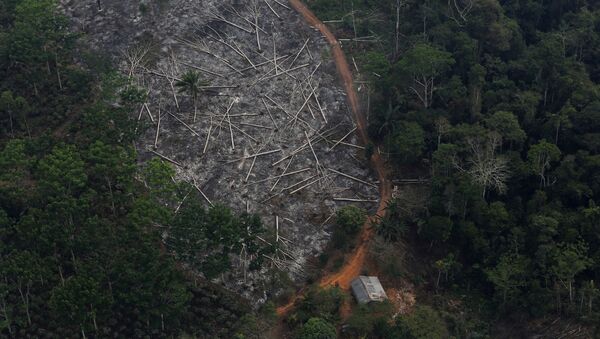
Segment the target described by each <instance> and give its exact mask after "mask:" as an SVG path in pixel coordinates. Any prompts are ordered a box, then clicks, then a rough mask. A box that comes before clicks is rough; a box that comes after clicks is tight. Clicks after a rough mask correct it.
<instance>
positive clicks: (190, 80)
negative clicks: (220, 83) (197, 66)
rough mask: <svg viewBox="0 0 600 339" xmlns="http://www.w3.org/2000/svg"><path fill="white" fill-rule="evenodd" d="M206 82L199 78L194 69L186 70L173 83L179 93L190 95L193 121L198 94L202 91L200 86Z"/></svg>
mask: <svg viewBox="0 0 600 339" xmlns="http://www.w3.org/2000/svg"><path fill="white" fill-rule="evenodd" d="M206 85H208V83H207V82H206V81H204V80H202V79H201V78H200V74H199V73H198V72H196V71H187V72H185V73H184V74H183V76H182V77H181V80H179V81H177V82H176V83H175V86H177V87H178V88H179V93H187V94H188V95H189V96H191V97H192V101H193V103H194V122H196V112H197V111H198V110H197V107H198V105H197V102H198V95H199V94H200V91H202V86H206Z"/></svg>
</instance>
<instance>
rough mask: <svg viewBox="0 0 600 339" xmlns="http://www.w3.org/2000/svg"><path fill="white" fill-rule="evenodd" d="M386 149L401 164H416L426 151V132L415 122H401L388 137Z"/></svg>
mask: <svg viewBox="0 0 600 339" xmlns="http://www.w3.org/2000/svg"><path fill="white" fill-rule="evenodd" d="M386 147H387V149H388V151H389V152H390V153H391V155H392V156H393V158H394V159H395V160H396V161H397V162H398V163H399V164H412V163H415V162H417V161H418V160H420V157H421V155H422V154H423V151H424V149H425V132H424V131H423V128H422V127H421V126H420V125H419V124H417V123H415V122H408V121H400V122H398V123H397V124H396V126H395V127H394V132H393V133H392V134H390V135H389V136H388V140H386Z"/></svg>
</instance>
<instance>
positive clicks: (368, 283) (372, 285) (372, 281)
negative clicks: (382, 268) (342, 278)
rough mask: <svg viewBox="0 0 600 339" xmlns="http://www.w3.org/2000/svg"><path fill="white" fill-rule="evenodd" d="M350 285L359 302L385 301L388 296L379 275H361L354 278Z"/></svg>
mask: <svg viewBox="0 0 600 339" xmlns="http://www.w3.org/2000/svg"><path fill="white" fill-rule="evenodd" d="M350 285H351V286H352V294H354V297H355V298H356V301H358V303H359V304H367V303H370V302H372V301H384V300H386V299H387V298H388V297H387V295H386V294H385V290H384V289H383V286H381V283H380V282H379V278H377V277H368V276H365V275H361V276H358V277H357V278H356V279H354V280H352V282H351V284H350Z"/></svg>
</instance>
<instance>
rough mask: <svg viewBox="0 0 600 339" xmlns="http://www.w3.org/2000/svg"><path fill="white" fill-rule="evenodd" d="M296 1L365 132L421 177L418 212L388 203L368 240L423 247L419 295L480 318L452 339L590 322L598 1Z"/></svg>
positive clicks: (597, 258) (598, 226) (599, 136)
mask: <svg viewBox="0 0 600 339" xmlns="http://www.w3.org/2000/svg"><path fill="white" fill-rule="evenodd" d="M307 2H308V3H309V5H310V6H311V8H312V9H313V10H315V12H316V13H317V15H318V16H320V17H321V19H322V20H330V21H333V22H332V23H331V25H333V26H334V27H335V28H336V30H337V33H338V36H339V37H341V38H344V39H342V43H343V44H344V47H345V48H346V49H347V50H349V51H350V54H352V55H354V57H355V58H356V60H357V62H358V64H359V68H360V69H359V71H360V74H361V76H362V77H363V79H364V78H367V80H369V81H370V111H369V114H370V126H369V128H370V135H371V137H372V139H374V140H376V143H378V144H380V145H382V150H383V151H384V154H385V155H387V157H388V158H389V159H390V163H391V166H393V167H394V169H395V170H396V176H397V177H407V176H408V177H411V176H414V173H419V175H421V176H423V177H430V185H429V186H428V190H427V192H428V193H427V194H428V198H427V201H428V204H427V206H425V208H424V209H423V210H422V211H421V212H420V213H418V215H417V216H416V217H415V216H411V217H408V216H406V215H403V213H396V212H395V211H398V210H400V209H401V207H402V206H393V207H394V208H393V209H390V212H392V213H390V216H388V218H386V219H385V220H384V221H383V222H382V223H381V224H380V227H379V232H380V234H381V235H382V236H384V237H385V238H386V239H390V241H392V242H394V241H407V242H410V244H411V246H412V247H413V248H416V250H415V251H416V252H417V253H421V254H423V257H424V258H425V259H423V260H424V261H423V262H421V263H420V264H421V265H424V266H425V269H424V270H423V272H420V273H419V274H418V275H419V276H418V277H413V278H415V280H421V281H422V284H421V285H422V286H429V288H427V290H428V292H427V293H428V294H431V293H434V294H437V295H468V296H470V297H471V298H470V299H472V300H474V301H476V302H475V303H476V304H478V305H479V306H478V309H479V311H478V312H479V313H480V314H481V317H480V319H483V320H484V323H483V324H481V323H479V325H476V324H475V325H474V324H472V323H471V324H470V325H465V324H464V322H463V323H460V321H457V320H456V319H457V316H456V315H450V316H448V317H447V319H446V320H447V322H448V326H449V328H450V330H451V335H455V336H458V337H478V335H479V336H488V335H493V330H491V328H492V325H490V324H491V323H493V322H495V321H504V322H505V323H510V322H513V323H515V324H524V323H526V321H527V320H528V319H534V318H546V317H555V318H556V317H560V318H562V319H576V320H577V321H581V323H582V324H587V325H590V326H593V325H595V324H597V323H598V322H599V321H600V306H599V305H600V287H599V286H598V283H599V279H600V207H598V203H597V202H598V201H599V199H600V86H599V83H600V4H599V3H598V2H596V1H592V0H587V1H586V0H546V1H542V0H520V1H517V0H474V1H470V0H459V1H442V0H425V1H413V0H386V1H351V0H313V1H307ZM355 38H358V39H356V40H353V39H355ZM349 39H350V40H349ZM407 173H409V174H407ZM485 321H488V323H487V324H485ZM465 326H467V327H466V328H465ZM469 326H470V327H469ZM519 326H521V327H524V326H522V325H519ZM367 332H368V331H367ZM373 333H374V332H371V335H373V336H376V337H377V335H376V334H373ZM415 333H416V332H415ZM436 336H437V335H434V336H433V337H436ZM380 337H386V336H380ZM387 337H390V336H387ZM391 337H394V336H393V335H392V336H391ZM409 337H411V336H410V335H409ZM412 337H423V338H425V337H432V336H428V335H423V334H422V333H421V336H419V335H417V334H414V335H413V336H412Z"/></svg>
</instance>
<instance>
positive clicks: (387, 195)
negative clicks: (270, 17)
mask: <svg viewBox="0 0 600 339" xmlns="http://www.w3.org/2000/svg"><path fill="white" fill-rule="evenodd" d="M289 3H290V5H291V6H292V7H293V8H294V9H295V10H296V11H297V12H298V13H300V14H301V15H302V16H303V17H304V20H305V21H306V22H307V23H308V24H309V25H311V26H313V27H315V28H317V29H318V30H319V31H321V33H322V34H323V35H324V36H325V39H326V40H327V42H329V44H330V45H331V49H332V52H333V58H334V61H335V65H336V68H337V71H338V74H339V75H340V77H341V79H342V82H343V84H344V88H345V90H346V94H347V98H348V104H349V105H350V108H351V109H352V115H353V118H354V121H355V123H356V126H357V131H358V136H359V138H360V140H361V142H362V143H363V144H364V145H366V144H367V143H368V142H369V137H368V134H367V119H366V117H365V114H364V112H363V111H362V110H361V107H360V104H359V100H358V94H357V92H356V89H355V88H354V81H353V80H352V71H351V70H350V65H349V64H348V61H347V60H346V56H345V55H344V52H343V51H342V48H341V46H340V44H339V42H338V41H337V39H336V38H335V36H334V35H333V33H331V31H330V30H329V28H327V26H325V25H324V24H323V23H322V22H321V21H320V20H319V19H318V18H317V17H316V16H315V15H314V14H313V12H311V11H310V10H309V9H308V8H307V7H306V5H304V4H303V3H302V2H301V1H299V0H289ZM371 166H372V168H373V170H375V172H376V173H377V176H378V178H379V183H380V185H379V196H380V197H379V207H378V208H377V213H376V214H375V215H374V216H371V217H370V218H369V219H368V220H367V222H365V224H364V226H363V228H362V231H361V233H360V236H359V241H358V244H357V246H356V248H355V249H354V251H353V252H352V253H351V254H350V256H349V257H348V258H347V260H346V262H345V263H344V266H343V267H342V268H341V269H340V270H339V271H338V272H336V273H333V274H330V275H326V276H324V277H323V278H322V279H321V281H320V282H319V285H320V286H321V287H325V286H335V285H338V286H339V287H341V288H342V289H345V290H348V289H349V288H350V282H351V281H352V279H354V278H355V277H356V276H358V275H359V274H360V273H361V270H362V268H363V266H364V264H365V260H366V258H367V251H368V248H369V242H370V240H371V238H372V237H373V234H374V230H373V223H374V222H376V220H377V217H383V215H384V213H385V208H386V207H387V204H388V202H389V201H390V199H391V198H392V185H391V183H390V181H389V180H388V179H387V170H386V167H385V163H384V161H383V159H382V158H381V156H380V155H379V154H374V155H373V156H372V157H371ZM301 294H302V291H300V292H299V293H298V294H296V295H295V296H294V297H292V300H290V301H289V302H288V304H286V305H284V306H281V307H279V308H277V314H278V315H280V316H282V315H285V314H286V313H287V312H288V311H290V310H291V309H292V308H293V306H294V302H295V301H296V299H298V297H299V296H300V295H301Z"/></svg>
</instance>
